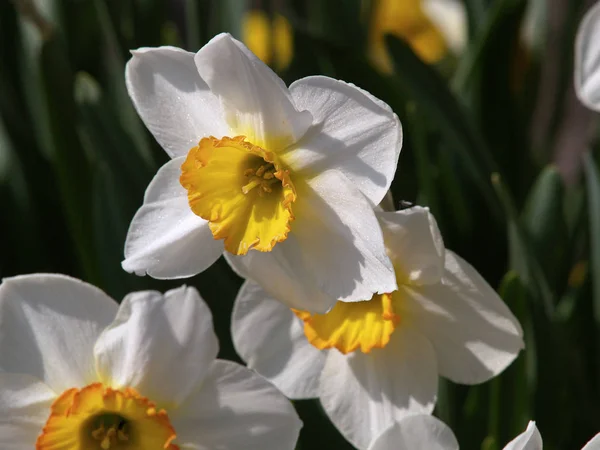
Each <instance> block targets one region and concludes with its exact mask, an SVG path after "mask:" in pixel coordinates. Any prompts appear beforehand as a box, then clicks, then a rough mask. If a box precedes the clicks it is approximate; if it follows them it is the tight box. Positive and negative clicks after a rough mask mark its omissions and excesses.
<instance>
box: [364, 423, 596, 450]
mask: <svg viewBox="0 0 600 450" xmlns="http://www.w3.org/2000/svg"><path fill="white" fill-rule="evenodd" d="M458 448H459V447H458V442H457V441H456V437H455V436H454V433H452V430H451V429H450V428H448V426H447V425H446V424H444V423H443V422H442V421H440V420H439V419H436V418H435V417H432V416H427V415H414V416H409V417H406V418H404V419H402V420H400V421H399V422H396V423H394V424H393V425H391V426H390V427H389V428H388V429H386V430H385V431H384V432H383V433H382V434H381V435H379V436H378V437H377V438H376V439H375V441H374V442H373V444H372V445H371V446H369V450H458ZM542 448H543V442H542V436H541V435H540V432H539V431H538V429H537V427H536V426H535V422H533V421H530V422H529V424H528V425H527V429H526V430H525V431H524V432H523V433H521V434H519V435H518V436H517V437H516V438H514V439H513V440H512V441H510V442H509V443H508V444H506V446H505V447H504V448H503V450H542ZM598 449H600V434H597V435H596V436H594V438H592V440H590V441H589V442H588V443H587V444H586V445H585V446H584V447H583V448H582V449H581V450H598Z"/></svg>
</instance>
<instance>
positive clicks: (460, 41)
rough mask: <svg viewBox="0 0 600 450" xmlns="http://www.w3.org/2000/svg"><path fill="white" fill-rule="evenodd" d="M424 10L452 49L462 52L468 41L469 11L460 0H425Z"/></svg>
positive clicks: (423, 3)
mask: <svg viewBox="0 0 600 450" xmlns="http://www.w3.org/2000/svg"><path fill="white" fill-rule="evenodd" d="M421 7H422V8H423V11H424V12H425V14H426V15H427V17H429V19H430V20H431V21H432V22H433V23H434V24H435V25H436V26H437V27H438V28H439V30H440V32H441V33H442V35H443V36H444V40H445V41H446V43H447V44H448V46H449V47H450V48H451V49H452V51H453V52H454V53H456V54H461V53H462V51H463V50H464V48H465V44H466V42H467V31H468V30H467V12H466V10H465V5H464V3H463V2H462V1H459V0H423V2H422V6H421Z"/></svg>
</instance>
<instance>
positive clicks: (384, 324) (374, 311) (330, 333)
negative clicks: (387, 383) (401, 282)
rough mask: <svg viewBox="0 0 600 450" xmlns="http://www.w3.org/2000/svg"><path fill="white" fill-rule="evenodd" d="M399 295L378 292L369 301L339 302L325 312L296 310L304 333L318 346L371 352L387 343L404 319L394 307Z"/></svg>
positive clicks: (345, 350)
mask: <svg viewBox="0 0 600 450" xmlns="http://www.w3.org/2000/svg"><path fill="white" fill-rule="evenodd" d="M397 295H398V293H397V292H394V293H391V294H376V295H374V296H373V297H372V298H371V300H368V301H363V302H353V303H347V302H337V303H336V304H335V306H334V307H333V308H332V309H331V310H330V311H329V312H327V313H325V314H314V315H313V314H310V313H308V312H306V311H298V310H294V313H296V315H297V316H298V317H300V318H301V319H302V320H303V321H304V334H305V335H306V338H307V339H308V341H309V342H310V343H311V344H312V345H314V346H315V347H317V348H318V349H321V350H323V349H326V348H336V349H338V350H339V351H340V352H342V353H344V354H346V353H350V352H353V351H355V350H357V349H360V351H362V352H363V353H368V352H370V351H371V349H373V348H383V347H385V346H386V345H387V343H388V342H389V340H390V337H391V335H392V333H393V331H394V329H395V328H396V326H397V325H398V324H399V323H400V316H399V315H398V314H397V313H396V312H395V309H394V302H395V301H394V297H395V296H397ZM396 301H397V299H396Z"/></svg>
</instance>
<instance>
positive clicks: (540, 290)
mask: <svg viewBox="0 0 600 450" xmlns="http://www.w3.org/2000/svg"><path fill="white" fill-rule="evenodd" d="M492 184H493V186H494V188H495V189H496V192H497V193H498V197H499V198H500V200H501V201H502V203H503V205H504V210H505V211H506V213H507V216H508V217H507V219H508V237H509V260H510V268H511V269H512V270H515V271H516V272H517V273H518V274H519V277H520V278H521V281H522V282H523V284H524V285H525V286H526V287H527V288H528V291H529V292H531V295H532V296H533V298H534V299H535V300H536V301H537V304H538V305H540V307H541V308H542V309H543V310H544V313H545V314H546V316H547V317H552V315H553V313H554V304H555V302H554V295H553V293H552V291H551V290H550V286H549V285H548V281H547V279H546V277H545V275H544V271H543V270H542V267H541V265H540V263H539V261H538V259H537V257H536V254H535V249H534V248H533V245H532V243H531V241H530V239H529V236H528V234H527V232H526V230H525V228H524V226H523V224H522V221H521V218H520V217H519V215H518V213H517V210H516V208H515V205H514V204H513V202H512V199H511V197H510V195H509V193H508V190H507V188H506V186H505V185H504V183H503V182H502V179H501V178H500V175H499V174H494V175H493V176H492Z"/></svg>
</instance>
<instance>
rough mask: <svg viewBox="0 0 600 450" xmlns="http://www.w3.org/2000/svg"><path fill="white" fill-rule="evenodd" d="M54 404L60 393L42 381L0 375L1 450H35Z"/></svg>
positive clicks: (25, 377)
mask: <svg viewBox="0 0 600 450" xmlns="http://www.w3.org/2000/svg"><path fill="white" fill-rule="evenodd" d="M54 400H56V393H55V392H54V391H52V389H50V388H49V387H48V386H46V385H45V384H44V383H42V382H41V381H39V380H38V379H36V378H34V377H32V376H29V375H24V374H20V373H19V374H16V373H2V372H0V448H2V450H30V449H32V448H35V442H36V440H37V437H38V436H39V434H40V433H41V432H42V428H43V426H44V424H45V423H46V421H47V420H48V416H49V415H50V407H51V406H52V403H53V402H54Z"/></svg>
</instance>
